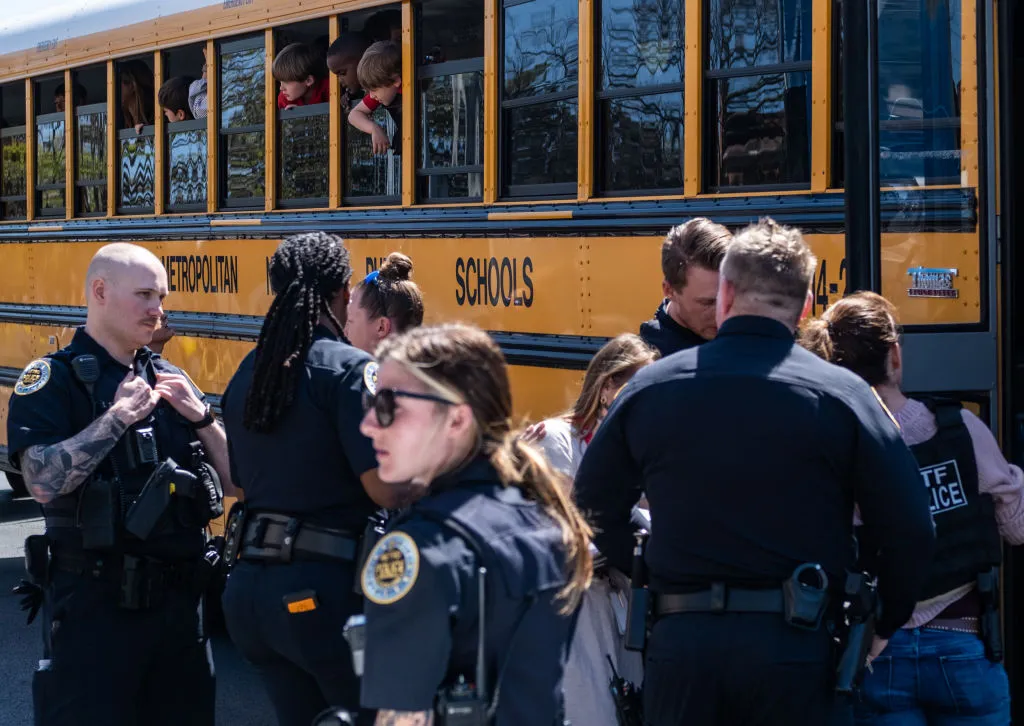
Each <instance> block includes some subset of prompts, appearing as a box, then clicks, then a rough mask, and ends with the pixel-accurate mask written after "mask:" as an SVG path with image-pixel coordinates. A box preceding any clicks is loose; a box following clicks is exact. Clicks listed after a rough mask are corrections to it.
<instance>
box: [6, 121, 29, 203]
mask: <svg viewBox="0 0 1024 726" xmlns="http://www.w3.org/2000/svg"><path fill="white" fill-rule="evenodd" d="M25 143H26V139H25V127H24V126H19V127H16V128H9V129H0V218H2V219H19V218H21V219H23V218H24V217H25V215H26V211H27V210H26V206H27V205H26V203H25V200H26V198H27V197H26V189H27V184H26V178H25Z"/></svg>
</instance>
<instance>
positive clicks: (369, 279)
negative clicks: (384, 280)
mask: <svg viewBox="0 0 1024 726" xmlns="http://www.w3.org/2000/svg"><path fill="white" fill-rule="evenodd" d="M378 277H380V272H379V271H378V270H374V271H373V272H371V273H370V274H369V275H367V276H366V277H364V278H363V284H364V285H376V284H377V278H378Z"/></svg>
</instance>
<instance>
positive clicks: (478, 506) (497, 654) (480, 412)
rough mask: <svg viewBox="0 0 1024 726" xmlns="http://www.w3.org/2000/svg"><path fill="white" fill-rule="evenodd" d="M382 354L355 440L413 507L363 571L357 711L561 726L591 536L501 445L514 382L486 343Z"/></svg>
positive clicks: (426, 344) (416, 333) (438, 333)
mask: <svg viewBox="0 0 1024 726" xmlns="http://www.w3.org/2000/svg"><path fill="white" fill-rule="evenodd" d="M378 354H379V360H380V366H381V367H380V373H379V379H378V385H377V392H376V394H375V395H373V396H370V397H369V398H368V402H367V407H368V411H367V414H366V416H365V418H364V419H363V425H362V430H363V431H364V432H365V433H366V435H367V436H369V437H370V438H371V439H372V440H373V446H374V449H375V450H376V452H377V458H378V461H379V462H380V474H381V478H382V479H384V480H385V481H389V482H405V481H409V482H412V486H413V487H415V488H416V490H417V492H418V493H419V494H422V495H423V496H422V498H421V499H419V501H417V502H416V503H415V504H413V505H412V506H411V507H410V508H409V509H408V510H407V511H405V512H404V513H402V514H401V515H399V516H398V518H397V519H396V520H394V522H393V523H392V524H391V525H390V527H389V530H388V532H387V533H386V534H385V535H384V537H383V538H382V539H381V540H380V541H379V542H378V543H377V545H376V547H375V548H374V549H373V551H372V552H371V554H370V558H369V560H368V561H367V563H366V565H365V567H364V568H363V571H362V576H361V582H362V586H363V591H364V593H365V594H366V598H367V601H368V602H367V605H366V634H365V635H366V654H365V673H364V675H363V687H362V701H363V705H364V706H366V707H370V708H376V709H380V711H379V713H378V717H377V723H378V724H406V725H411V724H427V723H434V724H437V725H438V726H443V724H446V723H448V724H451V723H456V721H454V720H452V717H453V716H454V715H455V714H456V713H461V714H463V718H466V717H469V718H471V720H469V721H466V720H460V721H457V723H473V724H485V723H494V724H497V725H498V726H512V725H513V724H516V725H519V724H536V725H537V726H543V725H550V726H554V725H555V724H558V725H559V726H561V724H562V720H561V713H562V675H563V671H564V667H565V660H566V652H567V649H568V644H569V640H570V637H571V635H572V629H573V625H574V621H575V612H576V609H577V606H578V603H579V601H580V597H581V595H582V594H583V591H584V589H585V588H586V587H587V585H588V583H589V581H590V577H591V558H590V554H589V551H588V549H587V543H588V537H589V529H588V528H587V525H586V523H585V522H584V521H583V519H582V517H581V516H580V515H579V513H578V511H577V510H576V509H575V507H574V506H573V505H572V503H571V502H570V501H569V500H568V499H567V497H566V495H565V494H564V493H563V492H562V491H561V489H560V487H559V484H558V480H557V478H556V477H557V475H556V474H555V473H554V472H553V470H552V469H551V468H550V466H549V465H548V464H547V462H546V460H545V459H544V458H543V457H542V456H541V454H540V453H539V452H537V451H535V450H534V449H532V448H531V447H529V446H528V445H527V444H524V443H523V442H522V441H521V440H519V438H518V437H516V436H514V435H513V434H512V432H511V431H510V417H511V415H512V401H511V395H510V391H509V379H508V371H507V368H506V365H505V360H504V358H503V356H502V354H501V351H500V350H499V349H498V347H497V345H495V343H494V342H493V341H492V340H491V339H490V338H489V337H488V336H487V335H486V334H485V333H484V332H482V331H480V330H478V329H476V328H472V327H467V326H462V325H445V326H439V327H434V328H416V329H413V330H411V331H409V332H407V333H403V334H401V335H399V336H397V337H394V338H388V339H387V340H385V341H384V342H383V343H382V344H381V347H380V348H379V349H378ZM481 631H482V634H483V642H481V639H480V637H479V636H480V633H481ZM478 646H479V648H480V652H479V653H478ZM489 712H491V713H492V714H493V715H492V716H491V717H488V713H489ZM467 714H468V716H467ZM432 715H433V720H431V719H432Z"/></svg>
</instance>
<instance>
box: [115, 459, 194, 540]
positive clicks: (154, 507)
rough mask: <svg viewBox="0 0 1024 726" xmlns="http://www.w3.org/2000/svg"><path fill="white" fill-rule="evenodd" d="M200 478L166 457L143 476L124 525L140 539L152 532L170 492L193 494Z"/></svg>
mask: <svg viewBox="0 0 1024 726" xmlns="http://www.w3.org/2000/svg"><path fill="white" fill-rule="evenodd" d="M199 486H200V485H199V478H198V477H197V476H196V475H195V474H193V473H192V472H190V471H186V470H185V469H181V468H179V467H178V464H177V463H176V462H175V461H174V459H171V458H170V457H168V458H167V459H165V460H164V461H163V462H162V463H161V464H160V465H159V466H157V468H156V469H155V470H154V471H153V473H152V474H151V475H150V477H149V479H147V480H146V483H145V485H144V486H143V487H142V491H141V492H140V493H139V496H138V497H136V499H135V501H134V502H133V503H132V505H131V507H130V508H129V509H128V513H127V514H126V515H125V518H124V528H125V529H126V530H128V532H130V533H131V534H133V535H135V536H136V537H138V538H139V539H141V540H145V539H147V538H148V537H149V535H150V534H151V533H152V532H153V528H154V527H156V524H157V522H158V521H159V520H160V517H161V516H162V515H163V513H164V512H165V511H166V510H167V507H168V506H169V505H170V503H171V496H172V495H173V496H184V497H195V496H196V492H197V490H198V488H199Z"/></svg>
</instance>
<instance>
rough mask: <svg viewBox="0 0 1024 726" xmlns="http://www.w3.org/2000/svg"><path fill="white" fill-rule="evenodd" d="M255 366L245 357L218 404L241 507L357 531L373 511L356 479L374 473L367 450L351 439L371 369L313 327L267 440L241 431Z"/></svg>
mask: <svg viewBox="0 0 1024 726" xmlns="http://www.w3.org/2000/svg"><path fill="white" fill-rule="evenodd" d="M255 363H256V351H255V350H253V351H252V352H250V353H249V355H247V356H246V357H245V359H244V360H243V361H242V364H241V365H240V366H239V367H238V371H237V372H236V373H235V375H234V377H233V378H232V379H231V383H230V384H229V385H228V387H227V390H226V391H225V392H224V398H223V400H222V406H223V411H224V425H225V427H226V429H227V435H228V450H229V452H230V455H231V469H232V478H233V479H234V481H235V483H236V484H237V485H238V486H240V487H241V488H242V489H243V490H244V491H245V502H246V505H247V506H248V507H249V508H251V509H252V510H253V511H259V510H265V511H275V512H284V513H289V514H295V515H302V516H303V517H304V519H305V520H306V521H309V522H315V523H317V524H321V525H323V526H328V527H338V528H343V529H351V530H353V531H357V532H362V531H363V527H364V526H365V524H366V518H367V517H368V516H369V515H371V514H372V513H373V512H374V511H376V509H377V508H376V506H375V505H374V503H373V501H372V500H371V499H370V497H369V496H368V495H367V494H366V491H365V490H364V489H363V485H362V483H361V482H360V480H359V477H360V476H361V475H362V474H364V473H366V472H367V471H369V470H371V469H375V468H376V467H377V459H376V456H375V454H374V453H373V445H372V444H371V442H370V440H369V439H367V438H366V437H365V436H363V435H362V434H361V433H360V432H359V423H360V421H362V418H363V408H362V393H363V389H364V387H365V386H366V380H370V381H371V383H372V380H373V375H374V371H375V368H376V363H373V359H372V358H371V357H370V356H369V355H368V354H367V353H364V352H363V351H361V350H359V349H358V348H355V347H353V346H351V345H348V344H347V343H343V342H342V341H341V340H339V339H338V337H337V336H335V335H334V334H332V333H331V331H330V330H328V329H327V328H325V327H322V326H320V327H318V328H317V329H316V331H315V333H314V339H313V344H312V346H311V347H310V349H309V353H308V354H307V356H306V360H305V363H304V374H303V375H302V376H301V377H300V379H299V384H298V388H297V390H296V391H295V399H294V401H293V402H292V405H291V406H290V407H289V408H288V410H287V411H286V412H285V413H284V415H283V416H282V417H281V419H280V420H279V421H278V423H277V426H276V427H275V429H274V430H273V431H271V432H270V433H258V432H254V431H250V430H248V429H246V428H245V426H243V425H242V420H243V415H244V413H245V399H246V396H247V395H248V391H249V387H250V386H251V384H252V377H253V371H254V366H255Z"/></svg>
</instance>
